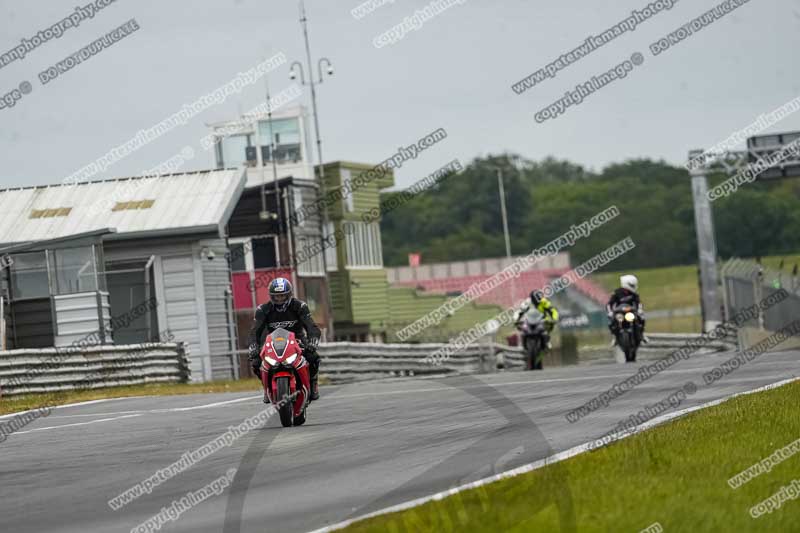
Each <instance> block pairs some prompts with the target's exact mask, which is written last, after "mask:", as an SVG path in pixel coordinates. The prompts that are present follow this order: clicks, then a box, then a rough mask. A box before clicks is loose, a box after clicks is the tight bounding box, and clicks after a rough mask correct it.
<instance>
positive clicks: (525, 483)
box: [345, 382, 800, 533]
mask: <svg viewBox="0 0 800 533" xmlns="http://www.w3.org/2000/svg"><path fill="white" fill-rule="evenodd" d="M799 400H800V383H798V382H795V383H792V384H789V385H786V386H783V387H780V388H778V389H774V390H770V391H766V392H762V393H758V394H752V395H748V396H740V397H738V398H734V399H732V400H730V401H727V402H725V403H723V404H721V405H718V406H715V407H711V408H709V409H704V410H702V411H699V412H695V413H692V414H690V415H687V416H685V417H683V418H680V419H678V420H675V421H673V422H670V423H668V424H665V425H663V426H659V427H657V428H654V429H652V430H649V431H646V432H644V433H640V434H638V435H634V436H633V437H629V438H627V439H624V440H622V441H619V442H617V443H614V444H612V445H610V446H608V447H605V448H602V449H600V450H597V451H594V452H589V453H585V454H582V455H579V456H576V457H573V458H571V459H568V460H566V461H564V462H561V463H557V464H553V465H550V466H547V467H545V468H541V469H539V470H535V471H533V472H531V473H529V474H524V475H521V476H517V477H514V478H511V479H506V480H503V481H499V482H496V483H492V484H489V485H485V486H483V487H480V488H477V489H473V490H470V491H465V492H463V493H460V494H458V495H456V496H452V497H450V498H446V499H443V500H440V501H437V502H431V503H428V504H425V505H423V506H420V507H416V508H413V509H409V510H407V511H404V512H400V513H393V514H390V515H386V516H380V517H375V518H373V519H370V520H366V521H363V522H359V523H356V524H353V525H352V526H350V527H349V528H347V529H346V530H345V531H348V532H351V533H356V532H358V533H363V532H373V531H374V532H378V531H380V532H385V531H388V532H401V531H402V532H405V531H415V532H420V531H431V532H432V531H436V532H441V531H459V532H463V531H469V532H494V531H513V532H525V531H562V530H561V529H560V526H559V513H558V509H557V508H556V506H555V505H553V504H545V505H544V506H543V507H542V506H541V505H538V504H537V502H541V501H545V502H552V501H553V498H554V495H559V494H560V495H562V496H563V495H565V494H566V495H569V497H570V498H571V501H572V505H573V509H574V517H575V524H576V528H577V529H576V531H580V532H581V533H583V532H608V531H631V532H636V531H641V530H643V529H645V528H647V527H648V526H651V525H652V524H654V523H656V522H658V523H659V524H660V525H661V527H662V528H663V531H665V532H669V531H692V532H706V531H710V532H716V531H719V532H731V531H754V532H759V531H770V532H773V531H781V532H792V531H795V532H796V531H800V498H798V499H796V500H788V501H785V502H783V505H782V507H781V508H780V509H777V510H775V511H773V512H772V513H769V514H765V515H763V516H761V517H759V518H752V517H751V516H750V514H749V510H750V508H751V507H753V506H755V505H757V504H758V503H760V502H762V501H763V500H765V499H767V498H768V497H770V496H772V495H773V494H774V493H776V492H778V491H779V490H780V489H781V487H782V486H785V485H788V484H790V483H792V481H793V479H794V478H797V479H798V483H800V454H797V455H795V456H794V457H790V458H789V459H787V460H785V461H784V462H782V463H781V464H778V465H777V466H775V467H774V468H773V469H772V470H771V471H770V472H768V473H764V474H762V475H760V476H759V477H756V478H755V479H752V480H751V481H749V482H748V483H746V484H745V485H743V486H741V487H739V488H738V489H736V490H734V489H732V488H731V487H730V486H728V483H727V480H728V479H729V478H731V477H732V476H734V475H735V474H738V473H739V472H741V471H742V470H744V469H746V468H748V467H750V466H751V465H753V464H755V463H757V462H758V461H760V460H762V459H764V458H765V457H768V456H770V455H771V454H772V453H773V452H775V450H777V449H779V448H782V447H784V446H786V445H788V444H790V443H792V442H794V441H795V440H796V439H798V438H800V416H798V415H799V414H800V406H799V405H798V404H799V403H800V402H799ZM537 508H539V509H538V511H537V510H536V509H537ZM564 531H566V530H564Z"/></svg>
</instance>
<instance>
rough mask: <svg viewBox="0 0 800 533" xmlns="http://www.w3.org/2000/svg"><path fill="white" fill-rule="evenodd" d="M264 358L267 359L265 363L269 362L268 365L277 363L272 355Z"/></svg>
mask: <svg viewBox="0 0 800 533" xmlns="http://www.w3.org/2000/svg"><path fill="white" fill-rule="evenodd" d="M264 359H265V360H266V361H267V363H269V366H275V365H277V364H278V362H277V361H276V360H275V359H273V358H272V357H269V356H267V357H265V358H264Z"/></svg>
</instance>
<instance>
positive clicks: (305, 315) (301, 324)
mask: <svg viewBox="0 0 800 533" xmlns="http://www.w3.org/2000/svg"><path fill="white" fill-rule="evenodd" d="M269 297H270V301H269V302H267V303H265V304H261V305H259V306H258V307H257V308H256V313H255V317H253V325H252V327H251V328H250V336H249V345H250V353H249V359H250V364H251V365H252V367H253V372H254V373H255V375H256V376H260V375H261V370H260V368H261V357H260V356H259V352H260V349H261V346H262V344H263V342H264V339H265V338H266V335H265V334H264V330H267V331H266V333H267V335H268V334H269V333H271V332H273V331H275V330H276V329H277V328H284V329H286V330H288V331H291V332H293V333H294V334H295V336H296V337H297V339H298V340H299V341H300V342H301V343H302V344H303V357H305V358H306V360H307V361H308V364H309V366H310V367H311V399H312V400H317V399H319V387H318V385H317V380H318V377H319V363H320V359H319V355H318V354H317V346H318V345H319V340H320V337H321V336H322V332H321V331H320V329H319V327H318V326H317V324H316V323H315V322H314V319H313V318H312V317H311V311H310V310H309V308H308V305H307V304H306V303H305V302H303V301H301V300H298V299H297V298H294V297H293V296H292V284H291V283H290V282H289V280H287V279H285V278H276V279H274V280H272V281H271V282H270V284H269Z"/></svg>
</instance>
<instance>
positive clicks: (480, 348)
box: [319, 333, 736, 382]
mask: <svg viewBox="0 0 800 533" xmlns="http://www.w3.org/2000/svg"><path fill="white" fill-rule="evenodd" d="M648 337H649V339H650V342H649V344H647V345H644V346H642V348H640V350H639V354H640V358H641V359H643V360H653V359H658V358H661V357H666V356H667V355H669V354H670V353H671V352H673V351H675V350H677V349H679V348H681V347H683V346H684V345H685V343H686V342H687V341H690V340H694V339H698V338H699V337H700V335H699V334H669V333H664V334H659V333H653V334H649V335H648ZM442 346H444V344H438V343H437V344H371V343H360V342H336V343H325V344H321V345H320V347H319V354H320V357H321V358H322V366H321V367H320V374H321V375H322V376H325V377H327V378H328V379H330V380H331V381H332V382H341V381H356V380H362V379H374V378H385V377H395V376H446V375H452V374H475V373H488V372H494V371H495V363H496V357H497V354H498V353H499V354H502V359H503V360H504V362H505V368H506V370H519V369H522V368H523V366H524V357H523V354H522V349H521V348H520V347H513V346H506V345H502V344H491V345H489V344H488V343H479V344H475V345H472V346H470V347H468V348H466V349H464V350H462V351H461V352H458V353H456V354H454V355H452V356H451V357H449V358H448V359H446V360H445V361H443V363H442V364H441V365H432V364H430V363H428V362H426V357H427V356H429V355H430V354H432V353H434V352H435V351H436V350H437V349H439V348H441V347H442ZM735 348H736V345H735V342H733V341H727V340H714V341H710V342H709V343H708V344H706V345H705V346H704V347H703V348H701V349H699V350H697V352H696V354H694V355H703V354H707V353H714V352H726V351H731V350H734V349H735ZM593 355H595V356H594V357H590V358H589V359H591V360H592V361H602V360H607V361H613V360H614V353H613V351H612V350H611V349H610V348H608V347H606V348H604V349H603V350H597V354H593ZM579 361H584V358H583V357H580V358H579Z"/></svg>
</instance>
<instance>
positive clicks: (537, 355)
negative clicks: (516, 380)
mask: <svg viewBox="0 0 800 533" xmlns="http://www.w3.org/2000/svg"><path fill="white" fill-rule="evenodd" d="M517 329H519V331H520V333H521V337H522V347H523V349H524V351H525V370H542V353H543V352H544V349H545V346H546V343H545V336H546V329H545V324H544V317H543V316H542V314H541V313H539V312H538V311H536V310H535V309H532V310H530V311H528V313H526V314H525V317H524V318H522V319H521V320H520V321H519V322H518V323H517Z"/></svg>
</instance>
